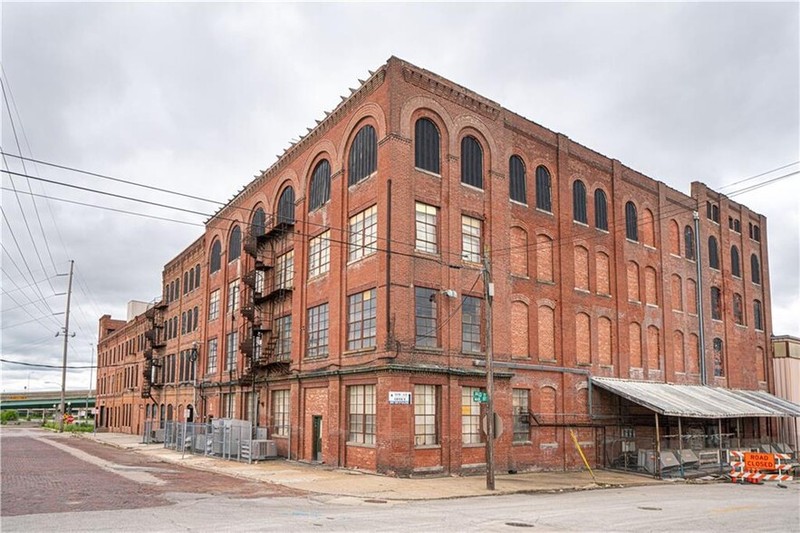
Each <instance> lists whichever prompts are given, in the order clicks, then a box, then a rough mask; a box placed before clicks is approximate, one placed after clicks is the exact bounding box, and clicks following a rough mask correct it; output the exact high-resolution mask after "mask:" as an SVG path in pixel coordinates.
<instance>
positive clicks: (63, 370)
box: [58, 259, 75, 433]
mask: <svg viewBox="0 0 800 533" xmlns="http://www.w3.org/2000/svg"><path fill="white" fill-rule="evenodd" d="M74 265H75V261H74V260H72V259H70V260H69V281H68V282H67V312H66V315H65V316H64V355H63V357H62V360H61V404H60V405H61V411H60V413H59V414H60V415H61V416H60V417H59V419H58V432H59V433H63V432H64V399H65V397H66V394H67V344H68V343H69V302H70V297H71V296H72V267H73V266H74Z"/></svg>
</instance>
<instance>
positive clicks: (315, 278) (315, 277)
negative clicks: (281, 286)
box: [306, 270, 329, 283]
mask: <svg viewBox="0 0 800 533" xmlns="http://www.w3.org/2000/svg"><path fill="white" fill-rule="evenodd" d="M328 272H329V270H326V271H325V272H320V273H319V274H314V275H313V276H309V277H308V280H307V281H306V283H314V282H317V281H320V280H321V279H324V278H325V277H327V275H328Z"/></svg>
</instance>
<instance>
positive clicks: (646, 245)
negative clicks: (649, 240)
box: [644, 244, 657, 252]
mask: <svg viewBox="0 0 800 533" xmlns="http://www.w3.org/2000/svg"><path fill="white" fill-rule="evenodd" d="M644 248H645V250H650V251H651V252H655V251H656V250H657V248H656V247H655V246H653V245H652V244H645V245H644Z"/></svg>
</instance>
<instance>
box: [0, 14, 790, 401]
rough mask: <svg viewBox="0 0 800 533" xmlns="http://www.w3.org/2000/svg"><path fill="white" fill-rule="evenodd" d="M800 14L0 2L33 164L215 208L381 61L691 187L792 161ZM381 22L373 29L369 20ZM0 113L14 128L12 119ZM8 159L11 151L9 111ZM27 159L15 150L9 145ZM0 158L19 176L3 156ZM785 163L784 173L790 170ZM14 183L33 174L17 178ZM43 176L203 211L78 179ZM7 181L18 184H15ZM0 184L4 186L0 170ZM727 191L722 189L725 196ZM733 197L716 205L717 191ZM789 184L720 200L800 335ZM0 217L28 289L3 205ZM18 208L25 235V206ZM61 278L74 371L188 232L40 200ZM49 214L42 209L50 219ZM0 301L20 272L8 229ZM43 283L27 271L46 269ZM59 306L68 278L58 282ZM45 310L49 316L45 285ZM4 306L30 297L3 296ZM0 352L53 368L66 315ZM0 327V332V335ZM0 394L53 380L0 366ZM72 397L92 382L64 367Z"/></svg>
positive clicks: (6, 341)
mask: <svg viewBox="0 0 800 533" xmlns="http://www.w3.org/2000/svg"><path fill="white" fill-rule="evenodd" d="M799 13H800V12H799V8H798V6H797V4H718V3H708V4H698V3H668V4H644V3H634V4H574V3H570V4H549V3H548V4H503V5H485V4H441V5H420V4H388V5H385V4H366V5H362V4H321V5H317V4H314V5H306V4H301V5H274V4H182V3H181V4H177V3H176V4H94V3H92V4H24V3H9V4H4V6H3V17H2V25H3V27H2V47H3V48H2V55H3V68H4V70H5V73H6V74H7V76H8V82H10V85H11V88H12V89H13V92H14V97H15V101H16V104H17V106H18V108H19V111H20V115H21V119H22V123H23V125H24V127H25V132H26V133H27V137H28V139H29V141H30V144H31V149H32V153H33V156H34V157H39V158H41V159H44V160H48V161H54V162H59V163H64V164H68V165H73V166H76V167H79V168H85V169H89V170H93V171H97V172H101V173H106V174H110V175H113V176H118V177H122V178H128V179H132V180H135V181H138V182H142V183H146V184H151V185H156V186H162V187H167V188H171V189H176V190H181V191H188V192H192V193H194V194H199V195H202V196H206V197H209V198H214V199H219V200H227V199H228V198H230V197H231V196H232V195H233V194H234V193H235V192H236V191H238V190H239V189H240V188H241V187H242V186H243V185H245V184H246V183H248V182H249V181H250V179H251V178H252V176H253V174H255V173H256V172H258V170H260V169H264V168H266V167H268V166H269V165H270V164H272V163H273V162H274V161H275V155H276V154H278V153H280V152H282V151H283V149H284V148H286V147H287V146H288V144H289V141H290V139H291V138H293V137H297V136H298V135H300V134H302V133H304V132H305V128H306V127H307V126H311V125H313V124H314V119H317V118H321V117H322V116H323V110H330V109H332V108H333V107H335V106H336V104H337V103H338V102H339V95H344V94H347V93H348V90H347V89H348V88H349V87H354V86H355V85H356V83H357V81H356V80H357V79H358V78H362V79H363V78H365V77H366V76H367V69H374V68H376V67H377V66H379V65H380V64H382V63H383V62H384V61H385V60H386V59H387V58H388V57H389V56H390V55H397V56H399V57H402V58H404V59H407V60H409V61H411V62H413V63H416V64H418V65H419V66H421V67H424V68H427V69H429V70H432V71H434V72H437V73H439V74H441V75H443V76H445V77H448V78H449V79H451V80H453V81H455V82H456V83H460V84H462V85H465V86H467V87H469V88H471V89H473V90H475V91H477V92H478V93H480V94H483V95H484V96H486V97H488V98H491V99H493V100H495V101H497V102H499V103H501V104H502V105H503V106H505V107H507V108H508V109H511V110H512V111H515V112H517V113H519V114H521V115H523V116H526V117H528V118H530V119H531V120H534V121H536V122H538V123H540V124H542V125H544V126H546V127H548V128H551V129H553V130H555V131H559V132H562V133H565V134H566V135H568V136H570V137H571V138H572V139H574V140H576V141H577V142H580V143H582V144H584V145H586V146H589V147H592V148H593V149H595V150H597V151H599V152H601V153H603V154H605V155H607V156H609V157H614V158H617V159H619V160H621V161H623V162H624V163H625V164H627V165H629V166H631V167H633V168H635V169H637V170H640V171H642V172H644V173H646V174H648V175H650V176H651V177H653V178H656V179H660V180H663V181H665V182H666V183H668V184H669V185H671V186H673V187H674V188H677V189H679V190H682V191H684V192H688V190H689V183H690V182H691V181H692V180H695V179H699V180H702V181H704V182H706V183H708V184H709V185H710V186H711V187H721V186H723V185H726V184H729V183H731V182H734V181H737V180H740V179H742V178H746V177H748V176H752V175H755V174H758V173H760V172H763V171H765V170H769V169H772V168H775V167H778V166H780V165H783V164H786V163H789V162H792V161H797V160H798V159H800V157H798V145H800V127H798V116H800V107H799V105H798V102H799V99H798V94H800V87H799V86H798V80H800V70H799V67H798V65H799V64H800V52H798V50H800V41H799V40H798V39H800V38H799V37H798V35H800V31H799V30H800V27H799V26H800V25H799V24H798V14H799ZM376 21H380V23H377V24H376ZM15 119H16V117H15ZM2 141H3V148H4V149H5V150H11V149H12V148H13V146H14V138H13V135H12V134H11V130H10V123H9V121H8V114H7V113H6V112H5V111H4V115H3V132H2ZM25 151H26V153H27V150H25ZM8 166H9V168H10V169H12V170H14V171H21V170H22V169H21V166H20V165H19V164H18V163H17V162H15V161H13V160H9V163H8ZM794 168H795V169H796V168H797V167H794ZM28 170H29V171H31V170H32V167H31V166H29V167H28ZM38 171H39V173H40V174H41V175H42V176H47V177H52V178H54V179H60V180H64V181H70V182H71V183H76V184H82V185H85V186H90V187H96V188H101V189H104V190H113V191H115V192H118V193H122V194H128V195H132V196H137V197H141V198H147V199H149V200H152V201H161V202H167V203H175V204H179V205H181V206H185V207H190V208H194V209H198V210H201V211H213V206H210V205H208V204H203V203H199V202H193V201H189V200H187V199H179V198H176V197H168V196H165V195H164V194H161V193H155V192H153V191H143V190H141V189H134V188H130V187H126V186H121V185H119V184H111V183H109V182H104V181H102V180H97V179H94V178H89V177H86V176H83V177H82V176H79V175H76V174H73V173H64V172H56V171H53V170H51V169H47V168H45V167H38ZM15 183H16V184H17V186H18V187H20V188H21V189H22V190H27V186H26V185H25V184H24V182H23V181H22V180H21V179H17V180H15ZM3 185H4V186H8V185H9V181H8V179H7V178H6V177H4V178H3ZM31 187H32V190H33V191H34V192H37V193H42V192H46V193H47V194H48V195H50V196H59V197H65V198H71V199H75V200H79V201H85V202H91V203H97V204H101V205H104V206H108V207H115V208H121V209H129V210H133V211H137V212H143V213H150V214H156V215H159V216H168V217H171V218H178V219H181V220H189V221H195V222H201V221H202V220H203V217H200V216H192V215H188V214H181V213H175V212H170V211H166V210H164V209H159V208H156V207H147V206H143V205H141V204H132V203H131V202H126V201H122V200H114V199H111V198H108V197H99V196H93V195H89V194H87V193H85V192H79V191H74V190H67V189H64V188H61V187H57V186H53V185H43V184H40V183H32V184H31ZM731 190H734V189H731ZM729 192H730V191H729ZM797 192H798V177H797V176H794V177H793V178H790V179H786V180H783V181H782V182H780V183H776V184H775V185H771V186H769V187H765V188H764V189H761V190H758V191H754V192H751V193H748V194H745V195H742V196H740V197H736V198H735V199H736V200H737V201H741V202H742V203H744V204H746V205H748V206H749V207H751V208H753V209H755V210H756V211H758V212H761V213H763V214H765V215H767V216H768V217H769V228H770V233H769V244H770V261H771V265H770V266H771V275H772V294H773V325H774V328H775V331H776V333H793V334H798V333H800V324H799V323H798V319H797V318H796V317H798V316H800V285H799V284H798V271H800V264H798V263H799V261H800V257H799V255H800V254H798V247H799V246H800V244H799V243H800V228H799V227H798V226H799V225H800V216H798V212H800V208H799V206H798V200H797V198H798V197H800V195H798V194H797ZM2 198H3V210H4V213H5V214H6V215H7V216H8V217H9V219H10V220H11V226H12V227H11V229H12V230H13V231H14V235H15V236H17V238H18V239H19V240H20V243H21V246H22V247H23V249H24V252H25V254H26V257H27V258H28V260H29V263H30V265H31V269H32V270H33V271H34V274H35V276H34V277H36V278H37V279H42V278H44V277H46V276H52V275H53V274H54V271H53V268H52V266H51V265H50V262H49V259H48V258H47V256H46V255H44V256H43V257H44V266H43V267H42V266H40V265H39V263H38V261H37V259H36V257H35V254H33V249H32V246H31V243H30V239H29V238H28V237H27V233H26V230H25V228H24V225H23V224H22V220H21V216H20V214H19V210H18V209H17V207H16V200H15V199H14V197H13V195H10V194H9V193H7V192H3V195H2ZM20 201H21V202H22V203H23V205H24V206H25V209H26V213H28V214H30V216H29V222H32V224H33V225H32V231H33V233H34V236H35V238H37V239H38V240H39V241H40V242H39V244H40V252H42V253H44V249H43V247H42V242H43V241H44V239H45V237H44V236H42V235H41V233H40V232H39V230H38V225H37V223H36V220H35V218H32V217H33V214H32V213H33V210H32V209H33V206H32V204H31V202H30V200H29V199H28V198H27V197H24V196H21V197H20ZM39 207H40V214H41V218H42V221H43V223H44V226H45V233H46V238H47V241H48V243H49V245H50V247H51V250H52V253H53V255H54V260H55V262H56V265H57V267H58V271H59V272H61V273H64V272H65V271H66V265H67V260H68V259H69V258H74V259H75V260H76V265H77V269H78V272H79V274H80V277H81V279H82V281H83V284H84V286H78V287H76V290H75V295H74V304H75V312H74V314H73V320H74V324H73V329H74V330H75V331H76V332H77V336H76V337H75V338H74V339H73V340H72V349H71V350H70V362H71V363H73V362H74V363H73V364H76V365H78V364H88V362H89V361H90V358H91V353H90V347H89V343H90V342H94V336H95V334H96V327H97V326H96V324H97V323H96V320H97V318H98V316H99V315H100V314H104V313H110V314H112V315H113V316H115V317H124V314H125V305H126V303H127V301H128V300H130V299H145V300H147V299H151V298H153V297H155V296H156V295H157V294H158V293H159V292H160V273H161V269H162V268H163V265H164V263H165V262H167V261H168V260H169V259H171V258H172V257H174V256H175V255H176V254H177V253H178V252H179V251H180V250H181V249H182V248H183V247H185V246H186V245H188V244H189V243H190V242H192V241H193V240H194V239H195V238H196V237H197V236H198V235H199V234H200V229H199V228H192V227H188V226H182V225H178V224H171V223H166V222H159V221H154V220H146V219H140V218H136V217H131V216H127V215H121V214H115V213H110V212H105V211H97V210H92V209H89V208H84V207H79V206H74V205H69V204H63V203H58V202H49V203H48V202H44V201H40V203H39ZM51 212H52V215H51ZM3 243H4V246H5V248H6V249H7V250H9V252H10V254H11V257H10V258H9V257H8V256H6V254H4V255H3V291H5V292H7V293H8V292H9V291H12V290H13V289H14V286H13V283H16V284H18V285H19V286H26V285H28V284H29V283H30V280H27V281H26V280H25V278H26V277H27V272H25V275H24V276H23V275H21V274H20V273H19V272H17V271H16V269H15V267H14V266H13V264H12V263H11V260H12V259H13V260H14V261H16V262H17V263H19V266H20V267H21V268H23V271H24V266H23V265H22V263H21V259H20V258H19V256H18V254H17V252H16V250H15V248H14V245H13V241H12V240H11V234H10V233H9V228H7V227H5V224H4V227H3ZM42 270H43V271H44V272H42ZM53 283H54V285H55V292H63V291H64V290H65V278H63V277H59V278H55V279H54V281H53ZM40 287H41V288H42V291H43V292H44V293H45V295H46V296H47V297H48V298H47V304H49V306H50V308H51V310H52V311H55V312H60V311H62V310H63V307H64V299H63V296H53V295H52V293H53V292H54V291H52V290H51V289H50V287H49V285H47V284H40ZM9 294H11V295H12V296H13V297H15V298H17V299H19V300H20V302H23V301H26V300H27V299H36V298H39V296H38V295H37V294H36V293H34V292H32V290H31V289H29V288H25V289H23V290H20V291H14V292H10V293H9ZM2 305H3V317H2V322H3V331H2V335H3V336H2V353H3V355H4V358H8V359H17V360H24V361H35V362H44V363H47V364H58V363H59V362H60V357H61V344H60V340H61V339H60V338H56V337H53V335H54V334H55V332H56V331H57V330H58V328H59V323H60V322H61V320H62V319H63V317H62V316H60V315H59V316H56V317H49V316H48V317H45V315H46V314H48V313H49V312H50V311H48V310H46V309H45V308H44V307H43V306H42V305H41V304H28V305H26V306H25V310H28V311H29V312H30V313H32V314H33V315H34V316H36V317H40V319H41V320H42V321H43V322H44V324H45V325H46V326H45V325H42V324H41V323H39V322H32V323H30V324H24V325H19V326H15V324H19V323H21V322H24V321H25V320H30V319H31V317H30V316H29V315H28V314H26V313H25V311H24V310H22V309H19V308H15V307H16V304H14V303H13V302H12V301H11V300H10V298H9V297H8V296H7V295H4V297H3V302H2ZM11 326H13V327H11ZM2 368H3V375H2V379H3V385H2V388H3V389H6V390H18V389H21V388H22V387H23V386H26V383H27V376H28V372H31V373H32V376H33V377H34V378H35V379H32V383H31V387H32V388H33V387H34V385H36V386H41V388H52V385H45V384H44V383H43V382H44V381H50V380H52V376H57V372H56V373H55V374H54V373H52V372H45V371H43V370H29V369H27V368H21V367H16V366H13V365H3V367H2ZM68 383H69V385H70V386H71V387H85V386H86V383H88V371H70V373H69V380H68Z"/></svg>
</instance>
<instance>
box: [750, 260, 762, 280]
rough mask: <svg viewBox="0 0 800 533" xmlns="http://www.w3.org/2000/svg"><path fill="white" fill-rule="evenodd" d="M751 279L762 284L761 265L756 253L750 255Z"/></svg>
mask: <svg viewBox="0 0 800 533" xmlns="http://www.w3.org/2000/svg"><path fill="white" fill-rule="evenodd" d="M750 279H752V280H753V283H757V284H761V266H760V265H759V261H758V256H757V255H756V254H753V255H751V256H750Z"/></svg>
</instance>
